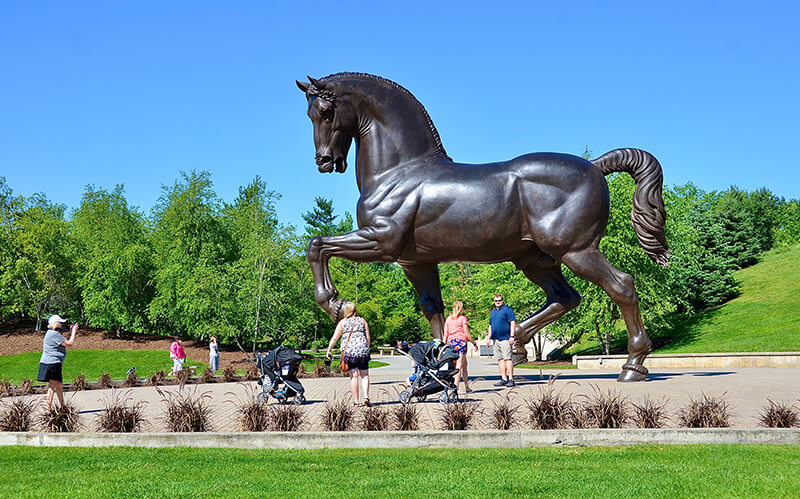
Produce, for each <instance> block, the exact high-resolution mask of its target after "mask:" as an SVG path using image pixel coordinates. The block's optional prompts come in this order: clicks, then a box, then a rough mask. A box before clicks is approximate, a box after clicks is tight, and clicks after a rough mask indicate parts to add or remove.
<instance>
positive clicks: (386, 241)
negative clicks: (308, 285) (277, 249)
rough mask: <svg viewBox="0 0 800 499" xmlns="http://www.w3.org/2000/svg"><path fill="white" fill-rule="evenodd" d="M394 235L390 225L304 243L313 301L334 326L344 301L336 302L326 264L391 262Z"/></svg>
mask: <svg viewBox="0 0 800 499" xmlns="http://www.w3.org/2000/svg"><path fill="white" fill-rule="evenodd" d="M394 232H399V231H392V226H391V225H390V224H382V225H378V226H376V227H364V228H361V229H359V230H356V231H353V232H349V233H347V234H342V235H337V236H317V237H315V238H313V239H311V242H309V243H308V251H307V253H306V257H307V258H308V263H309V265H310V266H311V273H312V274H313V276H314V299H315V300H316V302H317V303H318V304H319V306H320V307H322V309H323V310H325V312H327V313H328V315H330V316H331V318H332V319H333V321H334V322H339V320H340V319H342V317H343V312H344V305H345V304H346V303H347V300H344V299H339V298H338V297H339V292H338V290H337V289H336V286H334V284H333V281H332V280H331V273H330V269H329V268H328V260H330V258H331V257H332V256H337V257H340V258H344V259H345V260H350V261H351V262H357V263H366V262H377V261H382V262H393V261H395V260H396V259H397V256H396V255H397V251H398V250H399V245H400V241H398V240H397V237H396V236H395V235H394Z"/></svg>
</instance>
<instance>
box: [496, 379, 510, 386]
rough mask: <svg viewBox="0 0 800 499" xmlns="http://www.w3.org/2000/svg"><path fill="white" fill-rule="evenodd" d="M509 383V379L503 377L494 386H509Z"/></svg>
mask: <svg viewBox="0 0 800 499" xmlns="http://www.w3.org/2000/svg"><path fill="white" fill-rule="evenodd" d="M512 383H513V381H512ZM507 385H508V380H505V379H501V380H500V381H498V382H497V383H495V384H494V386H507Z"/></svg>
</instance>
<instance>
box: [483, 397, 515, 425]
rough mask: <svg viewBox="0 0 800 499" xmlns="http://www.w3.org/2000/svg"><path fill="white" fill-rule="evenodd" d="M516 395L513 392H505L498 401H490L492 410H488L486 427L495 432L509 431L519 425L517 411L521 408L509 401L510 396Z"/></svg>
mask: <svg viewBox="0 0 800 499" xmlns="http://www.w3.org/2000/svg"><path fill="white" fill-rule="evenodd" d="M512 394H513V395H516V392H515V391H507V392H505V393H504V394H503V395H500V394H498V396H500V401H497V400H492V408H491V409H489V411H488V413H489V417H488V418H487V419H488V421H487V426H489V427H490V428H492V429H495V430H510V429H512V428H514V427H515V426H517V425H518V424H519V416H518V413H519V410H520V408H521V407H522V406H520V405H519V404H515V403H513V402H512V401H511V395H512Z"/></svg>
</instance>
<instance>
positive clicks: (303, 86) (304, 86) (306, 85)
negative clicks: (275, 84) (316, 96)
mask: <svg viewBox="0 0 800 499" xmlns="http://www.w3.org/2000/svg"><path fill="white" fill-rule="evenodd" d="M294 82H295V83H297V88H299V89H300V90H301V91H302V92H303V93H304V94H307V93H308V89H309V88H310V87H311V84H310V83H303V82H302V81H297V80H295V81H294Z"/></svg>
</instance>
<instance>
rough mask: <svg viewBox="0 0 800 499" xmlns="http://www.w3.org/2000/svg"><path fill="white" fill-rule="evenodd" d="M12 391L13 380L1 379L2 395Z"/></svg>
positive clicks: (0, 392)
mask: <svg viewBox="0 0 800 499" xmlns="http://www.w3.org/2000/svg"><path fill="white" fill-rule="evenodd" d="M9 393H11V382H10V381H8V380H7V379H0V395H8V394H9Z"/></svg>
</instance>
